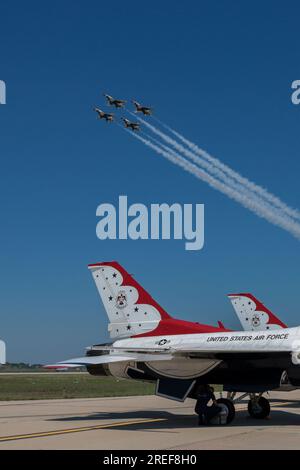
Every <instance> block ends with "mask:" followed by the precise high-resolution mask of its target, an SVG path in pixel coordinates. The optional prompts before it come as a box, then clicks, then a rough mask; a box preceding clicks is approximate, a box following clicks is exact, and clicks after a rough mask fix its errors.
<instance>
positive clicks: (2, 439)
mask: <svg viewBox="0 0 300 470" xmlns="http://www.w3.org/2000/svg"><path fill="white" fill-rule="evenodd" d="M159 421H167V419H165V418H156V419H142V420H136V421H120V422H117V423H109V424H98V425H96V426H84V427H81V428H70V429H60V430H56V431H44V432H36V433H32V434H19V435H18V434H17V435H13V436H3V437H0V442H7V441H17V440H21V439H33V438H36V437H49V436H59V435H61V434H71V433H75V432H84V431H95V430H97V429H108V428H115V427H118V426H130V425H133V424H144V423H155V422H159Z"/></svg>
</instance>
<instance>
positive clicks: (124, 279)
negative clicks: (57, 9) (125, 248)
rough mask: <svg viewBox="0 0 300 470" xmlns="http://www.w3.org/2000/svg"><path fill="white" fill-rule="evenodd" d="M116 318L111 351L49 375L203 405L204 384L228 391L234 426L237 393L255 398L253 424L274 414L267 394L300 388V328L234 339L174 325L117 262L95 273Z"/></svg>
mask: <svg viewBox="0 0 300 470" xmlns="http://www.w3.org/2000/svg"><path fill="white" fill-rule="evenodd" d="M89 269H90V271H91V273H92V276H93V278H94V281H95V283H96V287H97V289H98V292H99V294H100V297H101V299H102V302H103V304H104V308H105V310H106V312H107V315H108V317H109V325H108V331H109V333H110V336H111V338H112V342H111V343H110V344H99V345H94V346H91V347H89V348H87V351H86V355H85V356H83V357H78V358H75V359H69V360H66V361H62V362H59V363H57V364H54V365H50V366H47V367H53V368H65V367H78V366H83V365H84V366H86V368H87V370H88V372H89V373H91V374H93V375H113V376H115V377H120V378H127V379H128V378H129V379H135V380H144V381H153V382H156V394H157V395H159V396H164V397H167V398H170V399H173V400H178V401H184V400H185V399H186V398H187V397H190V398H195V390H196V388H197V387H198V385H199V384H210V383H213V384H222V385H223V389H224V391H227V392H228V398H227V399H222V404H223V405H224V406H225V407H227V416H228V420H227V422H230V421H231V420H232V419H233V417H234V405H233V403H234V397H235V394H236V393H237V392H244V396H245V395H248V396H249V404H248V410H249V413H250V415H251V416H253V417H255V418H263V417H265V416H267V415H268V414H269V412H270V405H269V402H268V400H267V399H266V398H265V397H263V396H262V394H263V393H264V392H266V391H268V390H273V389H284V390H289V389H294V388H298V387H299V388H300V327H296V328H285V329H281V330H277V331H267V330H259V331H231V330H229V329H226V328H225V327H224V326H223V324H222V323H221V322H219V326H211V325H203V324H200V323H196V322H188V321H184V320H177V319H174V318H172V317H171V316H170V315H169V314H168V313H167V312H166V311H165V310H164V309H163V308H162V307H161V306H160V305H159V304H158V303H157V302H156V301H155V300H154V299H153V298H152V297H151V296H150V295H149V294H148V293H147V292H146V291H145V290H144V289H143V287H141V286H140V285H139V284H138V283H137V282H136V280H135V279H134V278H133V277H132V276H131V275H130V274H128V273H127V272H126V271H125V269H124V268H123V267H122V266H121V265H120V264H118V263H117V262H105V263H97V264H92V265H89Z"/></svg>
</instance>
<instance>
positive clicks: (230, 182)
mask: <svg viewBox="0 0 300 470" xmlns="http://www.w3.org/2000/svg"><path fill="white" fill-rule="evenodd" d="M141 134H142V135H144V136H145V137H146V139H148V140H151V141H152V142H154V143H155V144H156V145H158V146H159V147H161V148H162V149H163V150H166V151H167V152H169V153H172V154H173V155H175V156H178V155H179V154H178V153H176V152H175V151H174V150H173V149H171V147H168V146H167V145H165V144H163V143H162V142H161V141H160V140H158V139H156V138H155V137H153V136H152V135H150V134H147V132H144V131H141ZM215 174H216V173H215ZM217 175H218V173H217ZM222 180H223V182H224V181H225V183H227V184H228V185H229V186H230V187H232V188H233V189H236V190H237V191H240V192H241V191H242V192H243V193H244V194H246V193H247V194H248V197H251V199H252V200H254V201H256V202H258V203H260V204H263V205H264V206H265V207H267V208H269V209H270V210H272V211H274V210H276V211H277V212H278V213H279V214H280V215H281V216H283V214H282V213H281V211H279V210H278V209H277V208H274V206H273V205H272V204H270V203H269V202H267V201H264V200H262V199H261V198H260V197H259V196H258V195H257V194H256V193H253V192H251V191H249V190H247V189H245V188H244V187H243V186H242V185H241V184H239V183H237V182H235V181H233V180H229V179H228V178H222ZM286 218H288V220H291V221H293V219H291V218H290V217H286Z"/></svg>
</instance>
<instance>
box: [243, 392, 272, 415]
mask: <svg viewBox="0 0 300 470" xmlns="http://www.w3.org/2000/svg"><path fill="white" fill-rule="evenodd" d="M270 411H271V407H270V402H269V400H267V399H266V398H264V397H254V398H251V399H250V400H249V402H248V413H249V415H250V416H251V417H252V418H255V419H264V418H266V417H267V416H269V414H270Z"/></svg>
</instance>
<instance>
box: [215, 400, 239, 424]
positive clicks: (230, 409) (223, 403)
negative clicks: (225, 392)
mask: <svg viewBox="0 0 300 470" xmlns="http://www.w3.org/2000/svg"><path fill="white" fill-rule="evenodd" d="M217 404H218V405H219V406H220V407H221V408H222V409H224V411H226V414H227V418H226V422H225V424H229V423H231V421H233V420H234V417H235V407H234V404H233V403H232V401H231V400H228V399H227V398H219V399H218V400H217Z"/></svg>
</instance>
